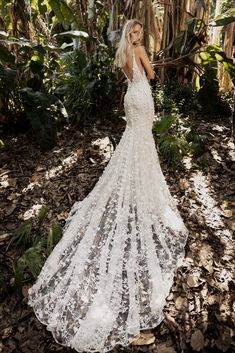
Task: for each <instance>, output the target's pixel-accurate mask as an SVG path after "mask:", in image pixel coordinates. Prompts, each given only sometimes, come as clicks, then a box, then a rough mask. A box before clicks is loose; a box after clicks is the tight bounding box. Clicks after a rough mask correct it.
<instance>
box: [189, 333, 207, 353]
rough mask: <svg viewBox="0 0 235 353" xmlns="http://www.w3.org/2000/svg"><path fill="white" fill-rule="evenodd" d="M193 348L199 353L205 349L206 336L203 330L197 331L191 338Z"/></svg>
mask: <svg viewBox="0 0 235 353" xmlns="http://www.w3.org/2000/svg"><path fill="white" fill-rule="evenodd" d="M190 343H191V347H192V348H193V349H194V350H195V351H197V352H199V351H200V350H201V349H202V348H203V347H204V336H203V334H202V332H201V330H196V331H195V332H194V333H193V334H192V336H191V342H190Z"/></svg>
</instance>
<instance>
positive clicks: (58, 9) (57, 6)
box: [48, 0, 80, 27]
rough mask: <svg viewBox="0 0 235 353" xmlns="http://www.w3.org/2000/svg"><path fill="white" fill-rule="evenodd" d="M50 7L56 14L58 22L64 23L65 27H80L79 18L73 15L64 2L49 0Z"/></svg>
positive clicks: (61, 0) (62, 0)
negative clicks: (70, 25)
mask: <svg viewBox="0 0 235 353" xmlns="http://www.w3.org/2000/svg"><path fill="white" fill-rule="evenodd" d="M48 3H49V5H50V6H51V8H52V9H53V11H54V12H55V14H56V19H57V20H58V22H60V23H62V24H63V25H64V26H65V27H66V26H67V25H69V24H74V25H76V26H77V27H79V25H80V24H79V22H78V20H77V16H76V15H75V14H74V13H73V10H72V9H71V8H70V7H69V6H68V4H67V2H66V1H64V0H49V1H48Z"/></svg>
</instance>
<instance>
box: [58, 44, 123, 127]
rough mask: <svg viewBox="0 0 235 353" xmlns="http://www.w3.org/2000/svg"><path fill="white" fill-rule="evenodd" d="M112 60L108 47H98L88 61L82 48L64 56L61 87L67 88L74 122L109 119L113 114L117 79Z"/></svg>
mask: <svg viewBox="0 0 235 353" xmlns="http://www.w3.org/2000/svg"><path fill="white" fill-rule="evenodd" d="M112 58H113V52H112V50H111V49H109V48H108V47H107V46H105V45H99V46H98V49H97V52H96V53H93V55H91V56H90V57H88V58H86V57H85V55H84V53H83V52H82V51H81V50H79V49H77V50H75V51H74V52H73V53H69V54H68V55H67V56H65V58H64V66H65V78H64V82H62V85H66V91H65V106H66V109H67V110H68V112H69V116H70V119H72V120H73V121H77V122H78V121H83V120H85V119H86V118H89V119H92V118H93V119H94V117H95V118H98V117H100V118H102V119H106V118H109V117H110V116H111V115H112V114H113V112H112V111H113V107H114V99H113V97H114V96H115V93H116V77H115V75H114V74H113V73H112V70H111V67H112Z"/></svg>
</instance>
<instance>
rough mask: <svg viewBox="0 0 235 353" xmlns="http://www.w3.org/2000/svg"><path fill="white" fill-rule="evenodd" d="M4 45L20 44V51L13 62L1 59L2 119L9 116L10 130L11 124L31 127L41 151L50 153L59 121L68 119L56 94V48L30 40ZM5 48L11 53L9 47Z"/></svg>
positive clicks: (0, 92)
mask: <svg viewBox="0 0 235 353" xmlns="http://www.w3.org/2000/svg"><path fill="white" fill-rule="evenodd" d="M3 42H4V43H5V45H9V44H11V45H12V43H14V44H17V45H18V46H19V50H18V58H17V62H15V60H14V63H13V61H12V60H10V62H7V61H4V60H1V55H0V99H1V101H3V102H4V104H3V107H2V109H1V113H2V116H6V122H7V123H8V124H9V123H10V124H11V128H12V126H13V125H12V122H15V123H20V124H21V125H22V126H27V127H29V126H31V128H32V130H33V132H34V134H35V137H36V141H37V142H38V144H39V146H40V148H41V150H42V151H48V150H49V149H51V148H52V147H53V146H54V145H55V143H56V130H57V125H58V122H60V121H61V120H62V119H65V120H67V117H68V115H67V112H66V109H65V107H64V105H63V103H62V101H61V100H60V99H59V98H57V96H56V95H55V94H53V90H54V91H55V89H56V82H57V73H56V72H58V73H59V71H60V70H59V69H60V65H59V58H58V56H57V54H56V51H54V48H50V47H48V46H43V45H39V44H38V45H35V44H33V43H31V42H30V41H29V40H24V41H22V40H16V39H14V40H10V42H9V40H7V41H6V40H4V41H3ZM5 49H6V50H7V51H8V49H7V47H5ZM56 49H57V48H56ZM0 52H1V47H0ZM19 53H20V55H19ZM4 59H8V57H7V58H6V57H4ZM1 63H2V64H1ZM11 117H12V118H11ZM9 118H11V119H9ZM18 126H19V125H17V127H18Z"/></svg>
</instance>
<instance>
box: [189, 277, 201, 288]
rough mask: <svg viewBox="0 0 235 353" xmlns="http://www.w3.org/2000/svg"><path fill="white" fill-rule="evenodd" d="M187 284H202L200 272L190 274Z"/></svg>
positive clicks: (194, 285)
mask: <svg viewBox="0 0 235 353" xmlns="http://www.w3.org/2000/svg"><path fill="white" fill-rule="evenodd" d="M187 285H188V286H189V287H190V288H194V287H198V286H200V282H199V275H198V274H190V275H188V277H187Z"/></svg>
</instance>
